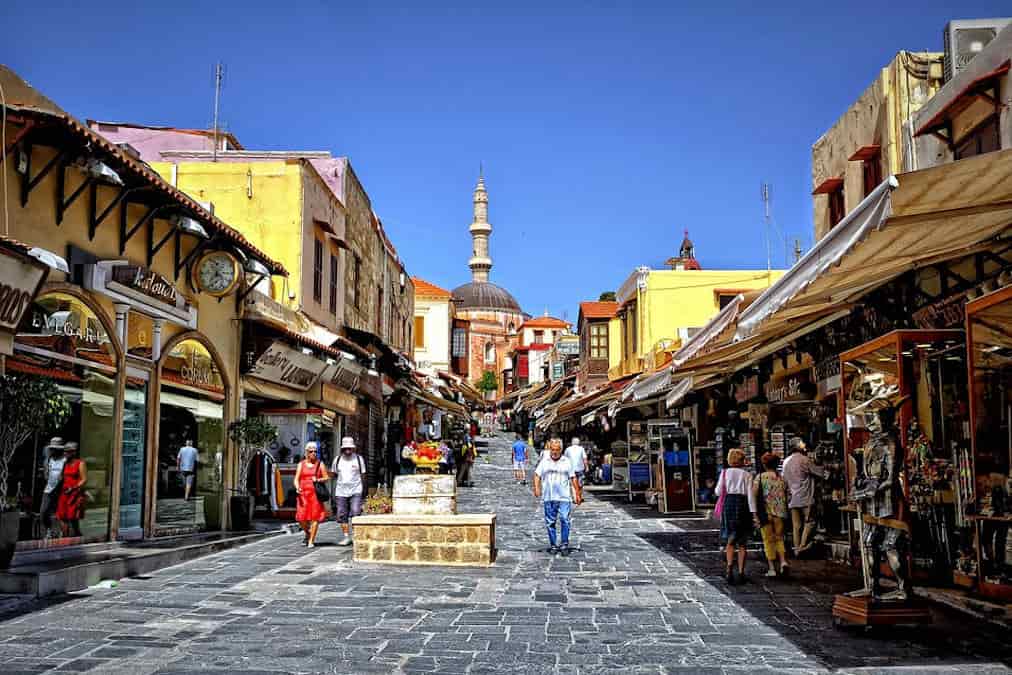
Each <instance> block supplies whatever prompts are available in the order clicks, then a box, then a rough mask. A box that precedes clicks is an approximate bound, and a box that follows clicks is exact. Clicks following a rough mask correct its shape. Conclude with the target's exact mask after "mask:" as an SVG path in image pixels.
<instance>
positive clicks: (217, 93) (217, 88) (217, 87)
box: [211, 61, 222, 162]
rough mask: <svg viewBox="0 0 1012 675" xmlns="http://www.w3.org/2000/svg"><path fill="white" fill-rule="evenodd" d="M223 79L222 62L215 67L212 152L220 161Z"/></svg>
mask: <svg viewBox="0 0 1012 675" xmlns="http://www.w3.org/2000/svg"><path fill="white" fill-rule="evenodd" d="M221 79H222V68H221V62H220V61H219V62H218V63H217V64H216V65H215V66H214V149H213V150H212V160H211V161H214V162H217V161H218V102H219V100H220V99H221Z"/></svg>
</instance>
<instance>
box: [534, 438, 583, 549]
mask: <svg viewBox="0 0 1012 675" xmlns="http://www.w3.org/2000/svg"><path fill="white" fill-rule="evenodd" d="M534 497H535V498H540V499H541V502H542V505H543V508H544V513H545V528H546V529H547V530H548V543H549V548H548V552H549V553H550V554H552V555H555V554H556V553H561V554H562V555H564V556H568V555H569V553H570V548H569V534H570V530H571V529H572V526H571V517H572V509H573V504H576V505H577V506H579V505H580V504H582V503H583V489H582V488H581V486H580V483H579V481H577V480H576V472H575V471H573V465H572V464H570V462H569V459H568V458H567V457H565V456H564V455H563V453H562V440H561V439H559V438H553V439H552V440H550V441H549V442H548V456H547V457H544V458H543V459H542V460H541V461H540V462H539V463H538V467H537V468H536V469H535V470H534ZM556 522H558V523H559V526H560V529H561V534H562V541H561V548H560V546H559V543H560V542H559V540H558V539H557V538H556V532H555V526H556Z"/></svg>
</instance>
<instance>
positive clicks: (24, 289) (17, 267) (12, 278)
mask: <svg viewBox="0 0 1012 675" xmlns="http://www.w3.org/2000/svg"><path fill="white" fill-rule="evenodd" d="M0 253H3V256H2V257H0V329H5V330H14V329H15V328H17V326H18V324H19V323H21V318H22V317H23V316H24V315H25V312H26V311H27V310H28V308H29V307H30V306H31V304H32V300H33V299H34V298H35V294H36V293H37V292H38V290H39V287H40V286H41V285H42V282H43V281H45V278H46V275H47V273H48V271H49V270H48V268H46V267H44V266H42V265H39V264H37V263H35V262H33V261H31V260H29V259H25V258H21V257H20V256H16V255H14V254H13V253H8V252H7V251H6V250H4V249H0Z"/></svg>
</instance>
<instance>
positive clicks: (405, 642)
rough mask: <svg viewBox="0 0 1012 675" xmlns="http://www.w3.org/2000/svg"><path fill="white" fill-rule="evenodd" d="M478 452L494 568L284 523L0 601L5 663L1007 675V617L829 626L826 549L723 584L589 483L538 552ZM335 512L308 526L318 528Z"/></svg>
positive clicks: (519, 493) (520, 491) (498, 452)
mask: <svg viewBox="0 0 1012 675" xmlns="http://www.w3.org/2000/svg"><path fill="white" fill-rule="evenodd" d="M490 448H491V451H490V461H489V462H488V463H486V462H484V461H482V460H479V463H478V464H477V465H476V467H475V480H476V482H477V487H476V488H473V489H465V490H463V491H462V494H461V498H460V509H461V511H464V512H479V511H489V510H494V511H496V512H497V513H498V519H499V521H498V528H497V529H498V545H499V559H498V561H497V563H496V565H495V566H494V567H491V568H423V567H390V566H367V565H359V564H353V563H352V562H351V560H350V556H351V551H350V549H349V548H339V547H336V546H333V545H323V546H319V547H318V548H316V549H313V550H307V549H305V548H303V547H302V546H301V544H300V542H301V539H302V538H301V536H298V535H290V536H276V537H272V538H269V539H267V540H264V541H261V542H257V543H254V544H250V545H247V546H245V547H243V548H240V549H233V550H229V551H224V552H221V553H218V554H214V555H211V556H208V557H205V558H201V559H199V560H195V561H191V562H189V563H186V564H183V565H178V566H176V567H173V568H169V569H165V570H162V571H160V572H157V573H155V574H152V575H151V576H149V577H145V578H134V579H126V580H123V581H122V583H121V584H120V585H119V586H118V587H117V588H112V589H97V588H96V589H92V590H90V591H88V592H84V593H78V594H73V595H70V596H64V597H61V598H56V599H50V600H49V601H46V602H38V603H31V604H29V605H25V604H23V603H22V604H11V603H10V602H8V603H7V604H4V603H0V613H2V614H0V663H2V664H3V666H2V667H0V672H3V673H7V674H10V673H38V672H44V671H47V670H50V669H52V670H55V671H78V672H80V671H90V672H100V673H124V674H127V673H129V674H131V675H134V674H138V675H143V674H145V673H165V674H168V673H179V674H181V673H198V672H199V673H207V672H215V671H216V672H222V673H224V672H228V673H240V674H241V673H249V674H253V673H370V672H441V673H465V672H467V673H517V672H518V671H522V672H524V673H525V675H526V674H533V673H612V672H629V673H661V672H675V673H746V672H797V673H802V672H826V671H834V672H846V673H850V672H880V671H892V670H896V671H898V672H909V673H926V672H932V673H935V672H938V673H942V672H945V673H955V672H1009V669H1008V668H1007V667H1006V665H1005V664H1007V663H1010V662H1012V661H1010V659H1012V645H1010V644H1009V640H1008V635H1007V634H1006V633H996V632H995V631H994V630H992V629H989V628H987V627H983V626H980V625H977V624H974V623H972V622H968V621H966V620H963V619H961V618H960V617H953V616H952V615H949V614H942V613H939V614H938V615H937V616H936V619H937V621H936V623H935V625H933V626H932V627H930V628H925V629H919V630H916V631H913V630H905V631H882V632H878V633H870V634H863V633H857V632H853V631H840V630H836V629H834V628H832V626H831V625H830V620H829V604H830V603H831V598H832V595H831V594H832V593H833V592H836V591H838V590H844V589H849V588H851V587H853V585H854V584H855V583H856V578H855V576H854V574H853V573H852V572H850V571H848V570H845V569H843V568H840V567H837V566H833V565H830V564H826V563H804V564H799V565H798V566H797V567H798V568H799V569H798V570H797V572H796V574H795V577H794V579H792V580H789V581H780V580H776V581H774V582H773V583H769V584H767V583H764V582H765V580H764V579H761V578H760V577H758V574H759V572H760V569H759V568H760V564H759V563H754V569H753V573H754V574H755V575H756V580H755V582H754V583H752V584H749V585H746V586H744V587H735V588H728V587H727V586H726V584H724V582H723V581H722V580H721V579H720V562H719V557H718V555H717V552H716V551H717V546H716V532H715V531H713V526H712V525H711V524H710V523H709V522H706V521H700V520H675V519H664V518H657V517H655V516H654V517H645V516H652V514H650V513H649V512H648V511H647V510H646V509H645V508H643V507H637V506H632V505H628V504H626V503H625V502H624V500H622V499H620V498H618V497H617V496H616V495H613V494H608V493H595V494H594V495H592V496H590V498H589V499H588V501H587V502H586V503H585V504H584V505H583V506H581V507H579V508H578V509H576V514H575V535H574V543H575V544H577V545H578V546H579V549H580V550H578V551H576V552H574V554H573V555H572V556H570V557H569V558H561V557H556V558H552V557H550V556H549V555H548V554H547V553H546V551H545V547H546V542H545V536H544V533H543V529H542V525H541V518H540V512H539V510H538V507H537V505H536V504H535V502H534V500H533V497H532V496H531V494H530V492H529V488H521V487H519V486H516V485H515V484H514V483H513V481H512V480H511V475H510V469H509V465H508V460H509V455H508V442H507V441H506V440H505V439H494V440H493V441H492V442H491V446H490ZM336 538H337V528H336V526H335V525H333V524H328V525H327V526H326V527H325V528H323V529H322V530H321V535H320V539H321V541H322V542H323V543H325V544H326V543H330V542H332V541H334V540H335V539H336Z"/></svg>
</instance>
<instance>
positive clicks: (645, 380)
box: [621, 367, 671, 401]
mask: <svg viewBox="0 0 1012 675" xmlns="http://www.w3.org/2000/svg"><path fill="white" fill-rule="evenodd" d="M670 385H671V368H670V367H665V368H663V369H662V370H658V371H657V372H656V373H650V374H649V375H641V376H639V377H638V378H636V379H635V380H633V381H632V382H631V383H630V384H629V386H628V387H626V389H625V391H623V392H622V399H621V400H623V401H628V400H630V399H631V400H633V401H642V400H643V399H647V398H650V397H651V396H654V395H655V394H657V392H659V391H661V390H663V389H666V388H667V387H668V386H670Z"/></svg>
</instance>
